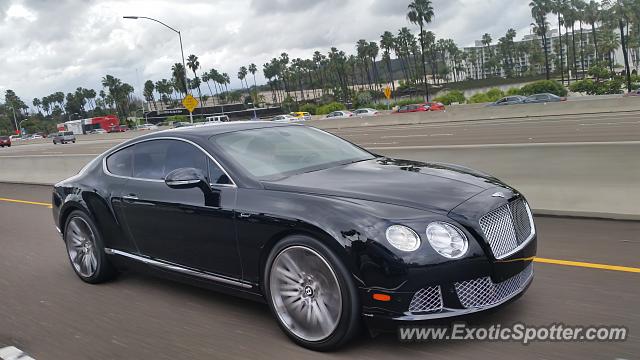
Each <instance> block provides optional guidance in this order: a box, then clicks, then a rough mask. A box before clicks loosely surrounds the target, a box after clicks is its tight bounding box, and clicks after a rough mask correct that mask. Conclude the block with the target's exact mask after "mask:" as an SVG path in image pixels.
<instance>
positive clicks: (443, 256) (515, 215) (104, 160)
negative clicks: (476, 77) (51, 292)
mask: <svg viewBox="0 0 640 360" xmlns="http://www.w3.org/2000/svg"><path fill="white" fill-rule="evenodd" d="M52 210H53V217H54V219H55V225H56V227H57V229H58V230H59V232H60V234H61V236H62V238H63V240H64V243H65V246H66V252H67V256H68V259H69V261H70V265H71V268H72V269H73V271H74V272H75V273H76V275H77V276H78V277H79V278H80V279H81V280H82V281H85V282H87V283H91V284H96V283H101V282H104V281H107V280H110V279H112V278H113V277H114V276H115V275H116V274H117V271H118V269H121V268H131V265H132V264H138V265H140V266H142V267H144V268H146V269H149V270H156V271H158V272H161V273H164V274H166V275H169V276H171V277H172V278H176V279H181V280H182V281H186V282H192V283H196V284H200V285H203V286H207V287H211V288H213V289H219V290H222V291H225V292H228V293H232V294H236V295H239V296H244V297H247V298H251V299H255V300H258V301H266V302H267V304H268V306H269V308H270V310H271V311H272V313H273V315H274V318H275V319H276V321H277V322H278V324H279V325H280V327H281V329H282V330H283V331H284V333H285V334H287V335H288V336H289V337H290V338H291V339H292V340H293V341H294V342H296V343H297V344H299V345H302V346H305V347H307V348H310V349H314V350H329V349H333V348H336V347H339V346H340V345H343V344H345V343H346V342H347V341H348V340H349V339H351V338H352V337H353V336H354V335H355V334H356V332H357V330H358V328H359V326H360V325H361V324H365V325H367V326H368V327H369V328H371V329H378V328H381V327H382V328H384V326H385V325H384V324H387V326H388V325H389V324H394V323H395V324H403V325H409V324H416V322H419V321H423V320H431V319H437V318H445V317H451V316H458V315H463V314H470V313H474V312H478V311H483V310H488V309H492V308H495V307H497V306H500V305H502V304H505V303H507V302H510V301H512V300H514V299H516V298H518V297H519V296H520V295H522V294H523V293H524V292H525V290H526V289H527V287H528V286H529V284H530V283H531V281H532V279H533V267H532V259H533V257H534V256H535V255H536V244H537V236H536V228H535V225H534V221H533V217H532V215H531V209H530V208H529V205H528V203H527V201H526V199H525V198H524V196H523V195H522V194H521V193H519V192H518V191H517V190H515V189H514V188H512V187H510V186H508V185H506V184H504V183H503V182H501V181H500V180H498V179H496V178H495V177H492V176H490V175H487V174H485V173H482V172H479V171H475V170H472V169H468V168H465V167H462V166H458V165H448V164H443V163H427V162H419V161H411V160H400V159H394V158H388V157H385V156H381V155H377V154H374V153H371V152H369V151H367V150H365V149H363V148H361V147H359V146H356V145H353V144H352V143H350V142H348V141H346V140H343V139H341V138H339V137H337V136H335V135H332V134H329V133H327V132H324V131H322V130H319V129H316V128H312V127H307V126H304V125H301V124H285V123H275V122H264V121H248V122H235V123H225V124H220V125H218V126H208V127H202V128H183V129H171V130H165V131H160V132H156V133H151V134H147V135H144V136H141V137H137V138H135V139H131V140H128V141H126V142H124V143H122V144H119V145H117V146H115V147H114V148H112V149H110V150H108V151H107V152H105V153H104V154H102V155H100V156H98V157H97V158H95V159H94V160H92V161H91V162H90V163H89V164H88V165H86V166H85V167H84V168H83V169H82V170H81V171H80V173H79V174H78V175H76V176H74V177H72V178H69V179H66V180H64V181H62V182H60V183H58V184H56V185H55V187H54V189H53V195H52ZM84 291H91V289H86V290H84ZM76 295H77V296H79V297H82V293H81V291H80V290H78V291H77V293H76ZM174 325H176V326H179V324H174ZM227 326H233V325H232V324H227ZM230 331H232V330H231V329H230Z"/></svg>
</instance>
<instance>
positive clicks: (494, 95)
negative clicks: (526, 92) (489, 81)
mask: <svg viewBox="0 0 640 360" xmlns="http://www.w3.org/2000/svg"><path fill="white" fill-rule="evenodd" d="M503 97H504V92H503V91H502V90H500V89H498V88H493V89H491V90H489V91H487V98H489V102H494V101H498V100H500V99H502V98H503Z"/></svg>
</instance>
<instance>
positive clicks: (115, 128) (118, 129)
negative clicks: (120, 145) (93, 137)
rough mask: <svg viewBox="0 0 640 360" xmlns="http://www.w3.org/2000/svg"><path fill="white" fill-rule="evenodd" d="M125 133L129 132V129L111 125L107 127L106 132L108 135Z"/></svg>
mask: <svg viewBox="0 0 640 360" xmlns="http://www.w3.org/2000/svg"><path fill="white" fill-rule="evenodd" d="M125 131H129V128H127V127H126V126H122V125H113V126H111V127H109V130H107V132H108V133H122V132H125Z"/></svg>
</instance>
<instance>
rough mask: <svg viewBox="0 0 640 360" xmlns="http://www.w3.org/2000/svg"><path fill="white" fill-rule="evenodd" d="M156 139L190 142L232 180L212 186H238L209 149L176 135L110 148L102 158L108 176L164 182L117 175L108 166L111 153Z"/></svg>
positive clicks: (103, 167) (155, 180)
mask: <svg viewBox="0 0 640 360" xmlns="http://www.w3.org/2000/svg"><path fill="white" fill-rule="evenodd" d="M154 140H177V141H183V142H186V143H188V144H191V145H193V146H195V147H196V148H197V149H199V150H200V151H202V152H203V153H204V154H205V155H206V156H207V157H208V158H209V159H211V161H213V162H214V163H215V164H216V165H217V166H218V167H219V168H220V170H222V172H223V173H224V174H225V175H227V178H229V181H231V184H211V183H210V184H209V185H210V186H222V187H232V188H237V187H238V186H237V185H236V182H235V181H233V178H231V176H230V175H229V173H228V172H227V170H226V169H225V168H224V167H223V166H222V165H220V163H219V162H218V160H216V159H215V158H214V157H213V156H212V155H211V154H209V152H208V151H206V150H205V149H203V148H202V146H200V145H198V144H196V143H194V142H193V141H191V140H187V139H183V138H179V137H174V136H162V137H154V138H151V139H143V140H139V141H136V142H133V143H131V144H127V146H124V147H122V148H119V149H117V150H109V151H108V152H107V153H106V154H105V155H104V156H103V158H102V171H103V172H104V173H105V174H107V175H108V176H113V177H117V178H121V179H128V180H139V181H147V182H155V183H164V180H158V179H145V178H138V177H133V176H123V175H116V174H113V173H112V172H110V171H109V168H107V158H108V157H110V156H111V155H113V154H115V153H117V152H118V151H121V150H124V149H126V148H129V147H131V146H134V145H137V144H141V143H144V142H148V141H154Z"/></svg>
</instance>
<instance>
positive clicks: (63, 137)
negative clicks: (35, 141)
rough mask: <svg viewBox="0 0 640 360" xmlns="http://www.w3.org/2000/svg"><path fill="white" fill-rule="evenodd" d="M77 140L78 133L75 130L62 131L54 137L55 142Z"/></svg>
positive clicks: (63, 142)
mask: <svg viewBox="0 0 640 360" xmlns="http://www.w3.org/2000/svg"><path fill="white" fill-rule="evenodd" d="M75 142H76V135H75V134H74V133H73V131H60V132H58V133H57V134H56V135H55V136H54V137H53V144H54V145H56V144H66V143H74V144H75Z"/></svg>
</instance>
